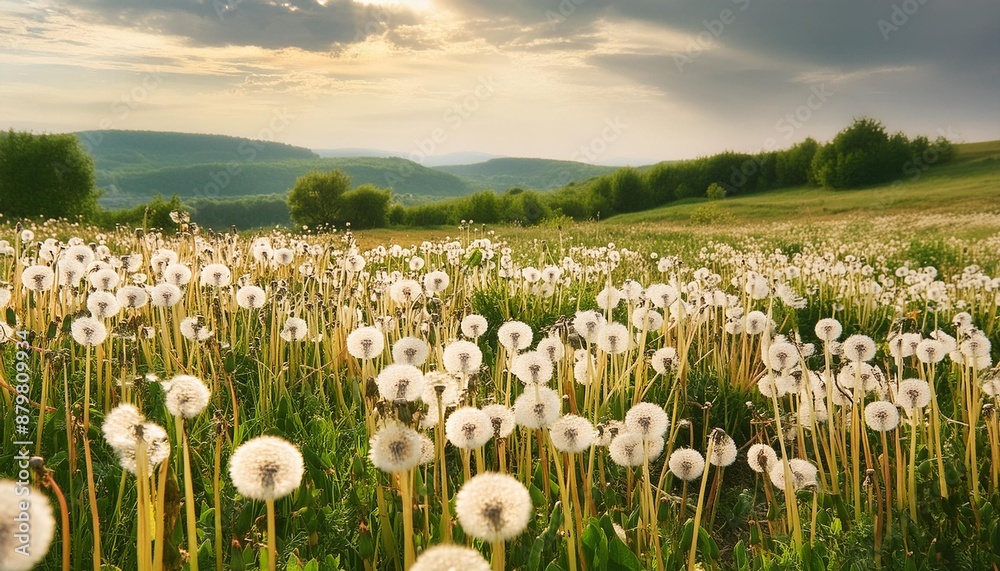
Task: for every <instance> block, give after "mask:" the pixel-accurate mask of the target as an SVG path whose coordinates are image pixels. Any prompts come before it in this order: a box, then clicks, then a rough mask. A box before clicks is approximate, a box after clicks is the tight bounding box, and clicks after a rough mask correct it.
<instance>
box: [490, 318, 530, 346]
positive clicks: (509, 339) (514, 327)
mask: <svg viewBox="0 0 1000 571" xmlns="http://www.w3.org/2000/svg"><path fill="white" fill-rule="evenodd" d="M497 338H498V339H499V340H500V344H501V345H503V346H504V347H505V348H506V349H507V350H508V351H511V352H515V353H516V352H520V351H523V350H524V349H527V348H528V347H529V346H530V345H531V341H532V332H531V326H530V325H528V324H527V323H524V322H523V321H508V322H506V323H504V324H503V325H501V326H500V329H499V330H498V331H497Z"/></svg>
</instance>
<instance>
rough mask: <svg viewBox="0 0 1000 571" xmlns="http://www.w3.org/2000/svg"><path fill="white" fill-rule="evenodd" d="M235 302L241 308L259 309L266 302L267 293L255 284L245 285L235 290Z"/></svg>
mask: <svg viewBox="0 0 1000 571" xmlns="http://www.w3.org/2000/svg"><path fill="white" fill-rule="evenodd" d="M236 303H237V305H239V306H240V307H242V308H243V309H260V308H262V307H264V304H265V303H267V294H266V293H264V290H263V289H261V288H259V287H257V286H255V285H246V286H243V287H241V288H240V289H238V290H236Z"/></svg>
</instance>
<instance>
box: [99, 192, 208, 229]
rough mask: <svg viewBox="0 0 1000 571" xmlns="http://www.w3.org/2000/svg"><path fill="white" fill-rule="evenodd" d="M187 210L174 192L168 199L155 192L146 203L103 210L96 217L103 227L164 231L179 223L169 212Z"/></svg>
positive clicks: (174, 227) (173, 227)
mask: <svg viewBox="0 0 1000 571" xmlns="http://www.w3.org/2000/svg"><path fill="white" fill-rule="evenodd" d="M184 210H188V208H185V206H184V205H183V204H181V199H180V197H178V196H177V195H176V194H175V195H173V196H172V197H170V200H164V199H163V197H162V196H160V195H159V194H157V195H156V196H154V197H153V199H152V200H150V201H149V202H147V203H146V204H140V205H138V206H135V207H132V208H128V209H123V210H110V211H104V212H102V213H101V214H100V216H99V217H98V220H99V223H100V225H101V226H103V227H105V228H114V227H115V226H119V225H120V226H127V227H130V228H143V229H147V230H148V229H152V228H158V229H160V230H163V231H164V232H174V231H176V230H177V229H178V227H179V225H178V223H177V222H175V221H174V220H173V219H172V218H171V217H170V213H171V212H179V211H184Z"/></svg>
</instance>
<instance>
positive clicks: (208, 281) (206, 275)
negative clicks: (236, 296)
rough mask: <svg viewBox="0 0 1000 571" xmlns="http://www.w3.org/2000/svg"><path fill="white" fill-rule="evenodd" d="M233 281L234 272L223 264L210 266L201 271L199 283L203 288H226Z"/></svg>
mask: <svg viewBox="0 0 1000 571" xmlns="http://www.w3.org/2000/svg"><path fill="white" fill-rule="evenodd" d="M232 281H233V274H232V272H230V271H229V268H227V267H226V266H225V265H223V264H208V265H207V266H205V267H204V268H202V269H201V277H200V278H199V282H200V283H201V285H202V286H210V287H226V286H228V285H229V284H230V283H232Z"/></svg>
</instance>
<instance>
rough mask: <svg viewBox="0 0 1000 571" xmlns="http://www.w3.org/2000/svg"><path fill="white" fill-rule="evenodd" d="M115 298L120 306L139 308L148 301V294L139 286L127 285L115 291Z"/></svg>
mask: <svg viewBox="0 0 1000 571" xmlns="http://www.w3.org/2000/svg"><path fill="white" fill-rule="evenodd" d="M115 299H117V300H118V303H119V304H120V305H121V306H122V307H127V308H129V309H139V308H140V307H142V306H144V305H146V303H147V302H148V301H149V295H148V294H147V293H146V290H145V289H143V288H141V287H139V286H134V285H127V286H124V287H122V288H121V289H119V290H118V291H117V292H116V293H115Z"/></svg>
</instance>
